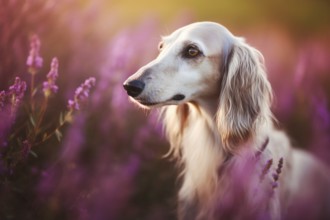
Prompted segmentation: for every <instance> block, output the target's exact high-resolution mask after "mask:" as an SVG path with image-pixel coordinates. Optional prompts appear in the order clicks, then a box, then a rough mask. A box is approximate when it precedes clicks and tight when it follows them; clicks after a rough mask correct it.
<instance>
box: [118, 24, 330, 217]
mask: <svg viewBox="0 0 330 220" xmlns="http://www.w3.org/2000/svg"><path fill="white" fill-rule="evenodd" d="M191 48H193V49H192V50H191ZM196 48H197V50H198V53H197V55H196V54H194V53H193V52H194V49H196ZM190 52H191V53H192V54H193V55H189V54H190ZM195 52H196V51H195ZM187 54H188V55H187ZM134 80H138V81H139V82H142V83H143V84H144V87H143V91H141V93H140V94H138V95H135V96H134V98H132V100H133V101H134V102H135V103H138V104H139V105H140V106H143V107H147V108H150V107H161V108H162V110H161V111H162V113H161V116H162V119H163V122H164V126H165V131H166V134H167V137H168V139H169V142H170V144H171V153H172V154H173V156H174V157H175V158H177V160H178V161H179V163H180V164H181V165H182V179H183V183H182V187H181V189H180V191H179V199H178V200H179V206H178V212H179V214H178V215H179V218H180V219H189V220H190V219H208V220H212V219H294V218H295V216H297V215H296V214H297V213H296V211H297V210H298V211H299V209H301V208H303V209H304V211H305V212H306V213H308V215H302V216H304V217H306V216H311V217H310V218H306V219H317V218H323V217H324V218H326V217H325V216H326V215H327V214H329V211H327V208H328V207H329V206H328V203H327V202H329V195H330V194H329V188H330V185H327V184H329V183H330V182H329V175H328V172H327V168H325V166H324V165H323V164H321V163H320V162H319V161H318V160H316V159H315V158H314V157H312V156H311V155H310V154H307V153H304V152H301V151H298V150H294V149H293V148H291V144H290V142H289V139H288V138H287V136H286V135H285V134H284V133H283V132H281V131H279V130H277V129H276V128H274V125H273V121H274V118H273V116H272V113H271V110H270V107H271V101H272V90H271V85H270V83H269V81H268V79H267V75H266V73H265V68H264V61H263V57H262V55H261V53H260V52H259V51H257V50H256V49H255V48H253V47H251V46H249V45H248V44H247V43H245V41H244V39H242V38H238V37H235V36H234V35H233V34H231V33H230V32H229V31H228V30H227V29H226V28H225V27H223V26H221V25H219V24H216V23H212V22H199V23H193V24H191V25H188V26H185V27H183V28H180V29H178V30H176V31H175V32H173V33H172V34H171V35H169V36H166V37H163V39H162V42H161V46H160V53H159V56H158V57H157V58H156V59H155V60H153V61H151V62H150V63H149V64H147V65H145V66H144V67H142V68H141V69H140V70H139V71H138V72H137V73H135V74H133V75H132V76H131V77H129V78H128V79H127V80H126V82H125V83H124V85H128V84H129V83H130V82H132V81H134ZM267 140H268V141H269V142H267ZM265 143H266V146H265V148H264V149H262V146H263V145H264V144H265ZM258 152H259V153H258ZM281 158H282V159H283V164H282V165H281V160H282V159H281ZM267 164H268V165H269V164H270V166H269V167H268V169H266V168H265V167H267ZM276 170H279V171H278V177H279V178H278V180H274V177H273V174H274V173H275V174H276V172H277V171H276ZM309 178H312V179H309ZM315 179H317V181H313V180H315ZM304 201H306V203H307V204H308V201H310V202H311V204H308V205H307V206H304V205H306V204H305V203H304ZM298 214H299V213H298ZM298 216H300V215H298ZM300 219H301V218H300Z"/></svg>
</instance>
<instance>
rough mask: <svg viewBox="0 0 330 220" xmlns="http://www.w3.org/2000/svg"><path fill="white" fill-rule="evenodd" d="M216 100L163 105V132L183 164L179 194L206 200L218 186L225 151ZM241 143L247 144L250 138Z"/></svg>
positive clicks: (187, 197) (225, 158) (188, 198)
mask: <svg viewBox="0 0 330 220" xmlns="http://www.w3.org/2000/svg"><path fill="white" fill-rule="evenodd" d="M217 103H218V100H213V101H210V100H207V101H197V102H189V103H186V104H183V105H179V106H168V107H166V110H165V115H164V122H165V128H166V132H167V136H168V139H169V141H170V143H171V147H172V150H173V152H174V153H175V152H177V153H176V156H178V157H179V160H180V161H181V162H182V164H183V166H184V167H183V176H184V178H183V185H182V188H181V190H180V192H179V195H180V198H184V199H187V200H193V199H194V198H195V199H196V198H198V201H200V202H210V201H208V198H212V194H213V193H214V192H215V191H216V188H215V187H217V186H219V184H218V181H219V171H221V170H223V164H224V163H225V161H226V160H227V159H228V157H229V155H228V152H225V151H224V148H223V144H222V142H221V137H220V134H219V131H218V129H217V125H216V112H217V109H218V104H217ZM252 142H253V141H252ZM244 145H251V141H248V142H247V143H244ZM243 148H244V149H248V148H246V147H245V146H244V147H243ZM251 152H253V151H251ZM192 196H193V197H194V198H192Z"/></svg>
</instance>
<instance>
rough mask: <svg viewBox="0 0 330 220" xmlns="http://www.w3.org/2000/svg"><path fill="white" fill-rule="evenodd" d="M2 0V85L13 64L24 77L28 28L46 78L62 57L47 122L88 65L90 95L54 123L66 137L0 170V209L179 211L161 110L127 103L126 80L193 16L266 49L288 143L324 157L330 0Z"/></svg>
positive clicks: (329, 137)
mask: <svg viewBox="0 0 330 220" xmlns="http://www.w3.org/2000/svg"><path fill="white" fill-rule="evenodd" d="M0 5H1V7H0V91H1V90H6V89H7V88H8V87H9V86H10V85H11V84H12V83H13V81H14V79H15V77H16V76H19V77H21V78H22V79H23V80H25V81H27V82H28V81H29V80H30V77H31V76H30V75H29V74H27V67H26V65H25V63H26V58H27V56H28V53H29V40H30V39H31V36H33V35H34V34H37V35H38V36H39V38H40V40H41V51H40V53H41V56H42V57H43V58H44V65H43V68H42V69H41V70H40V72H39V73H38V74H37V75H36V80H37V81H39V82H41V81H42V80H43V79H44V78H45V75H46V74H47V72H48V69H49V64H50V62H51V58H52V57H54V56H56V57H58V59H59V62H60V68H59V78H58V82H57V84H58V86H59V92H58V93H57V94H56V96H54V97H52V99H51V103H52V104H51V105H50V106H51V109H50V110H49V111H48V113H47V114H46V117H47V120H49V122H52V121H54V120H57V119H58V112H60V111H63V110H64V109H66V103H67V100H68V98H70V97H72V95H73V93H74V90H75V88H76V87H77V86H79V85H80V83H81V82H82V81H83V80H84V79H85V78H86V77H89V76H93V77H95V78H96V81H97V82H96V86H95V87H94V89H93V90H92V93H91V95H90V97H89V102H88V104H87V105H86V106H85V108H84V109H82V110H81V111H79V112H78V114H76V115H75V117H74V120H73V122H72V123H71V124H70V125H67V126H65V127H64V129H63V130H62V132H63V139H62V141H60V142H58V141H57V139H56V138H55V137H54V138H52V139H50V140H49V141H47V142H45V143H43V144H41V145H38V146H35V147H33V152H34V153H35V154H37V157H35V156H32V155H29V156H28V157H27V158H25V159H24V160H22V161H19V163H18V165H17V166H16V167H15V168H14V169H13V170H11V172H2V173H0V176H1V179H0V219H8V220H9V219H47V220H48V219H49V220H53V219H54V220H55V219H79V220H84V219H93V220H103V219H107V220H109V219H120V220H121V219H123V220H126V219H127V220H128V219H141V220H142V219H143V220H144V219H147V220H149V219H150V220H151V219H158V220H162V219H164V220H165V219H175V214H176V192H177V190H178V188H179V185H180V181H179V180H178V179H177V175H178V170H177V169H176V167H175V163H174V162H173V161H171V160H170V159H164V158H163V155H164V154H165V153H166V152H167V150H168V143H167V142H166V140H165V138H164V136H163V134H162V127H161V125H160V123H158V122H157V112H156V111H151V112H149V111H141V109H138V108H137V107H135V106H134V105H133V104H132V103H130V102H129V101H128V98H127V95H126V94H125V92H124V91H123V89H122V83H123V81H124V80H125V79H126V78H127V76H129V75H131V74H132V73H134V72H135V71H136V70H137V69H138V68H139V67H141V66H142V65H144V64H146V63H147V62H148V61H150V60H151V59H153V58H154V57H155V56H156V54H157V44H158V41H159V39H160V36H161V35H167V34H170V33H171V32H172V31H173V30H175V29H176V28H178V27H181V26H183V25H185V24H188V23H191V22H194V21H204V20H210V21H215V22H219V23H221V24H223V25H225V26H226V27H228V28H229V29H230V30H231V31H232V32H233V33H234V34H235V35H239V36H244V37H245V38H246V40H247V42H248V43H250V44H251V45H252V46H254V47H256V48H257V49H259V50H260V51H261V52H262V54H263V55H264V57H265V60H266V67H267V72H268V74H269V79H270V81H271V83H272V86H273V89H274V93H275V97H276V99H275V103H274V105H273V111H274V113H275V116H276V117H277V118H278V120H279V124H280V126H281V128H282V129H284V130H286V131H287V132H288V134H289V135H290V137H291V138H292V143H293V144H294V145H295V146H297V147H299V148H303V149H306V150H308V151H310V152H312V153H313V154H314V155H316V156H317V157H319V158H320V159H321V160H323V161H324V162H325V163H328V164H330V104H329V102H330V13H329V10H330V2H329V1H312V0H304V1H299V0H291V1H282V0H277V1H258V0H248V1H243V0H219V1H211V0H204V1H197V0H193V1H185V0H175V1H174V0H168V1H163V2H161V1H151V0H141V1H132V0H120V1H119V0H112V1H107V0H98V1H92V0H90V1H88V0H56V1H55V0H48V1H44V0H33V1H28V0H0ZM27 104H28V101H27ZM22 111H24V108H22ZM0 123H2V122H1V121H0ZM11 129H14V128H11ZM0 158H1V155H0ZM0 162H1V161H0ZM0 164H1V163H0ZM1 170H2V169H0V171H1Z"/></svg>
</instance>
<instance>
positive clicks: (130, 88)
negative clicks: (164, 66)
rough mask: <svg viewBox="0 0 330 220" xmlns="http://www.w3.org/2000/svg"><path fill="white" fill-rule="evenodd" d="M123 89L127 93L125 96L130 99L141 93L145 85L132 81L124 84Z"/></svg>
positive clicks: (138, 81)
mask: <svg viewBox="0 0 330 220" xmlns="http://www.w3.org/2000/svg"><path fill="white" fill-rule="evenodd" d="M123 86H124V89H125V90H126V91H127V94H128V95H129V96H131V97H133V98H134V97H137V96H138V95H140V94H141V92H142V91H143V89H144V87H145V84H144V82H142V81H140V80H132V81H128V82H125V83H124V85H123Z"/></svg>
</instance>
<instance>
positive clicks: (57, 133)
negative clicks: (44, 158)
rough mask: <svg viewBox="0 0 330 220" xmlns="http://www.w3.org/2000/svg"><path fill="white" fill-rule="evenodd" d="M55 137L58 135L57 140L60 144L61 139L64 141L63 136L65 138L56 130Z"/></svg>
mask: <svg viewBox="0 0 330 220" xmlns="http://www.w3.org/2000/svg"><path fill="white" fill-rule="evenodd" d="M55 135H56V138H57V140H58V142H60V141H61V139H62V136H63V135H62V133H61V132H60V130H58V129H56V130H55Z"/></svg>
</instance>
